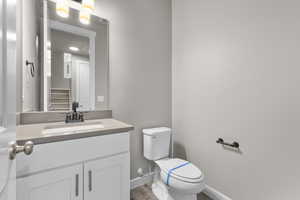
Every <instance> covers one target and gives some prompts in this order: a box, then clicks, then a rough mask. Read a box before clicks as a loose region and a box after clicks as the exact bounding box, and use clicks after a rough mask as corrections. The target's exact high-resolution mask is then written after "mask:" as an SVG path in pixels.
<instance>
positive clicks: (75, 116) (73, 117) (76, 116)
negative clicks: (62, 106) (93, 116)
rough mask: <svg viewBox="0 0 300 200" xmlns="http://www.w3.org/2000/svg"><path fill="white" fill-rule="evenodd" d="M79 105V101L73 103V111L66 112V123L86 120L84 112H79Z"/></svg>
mask: <svg viewBox="0 0 300 200" xmlns="http://www.w3.org/2000/svg"><path fill="white" fill-rule="evenodd" d="M78 107H79V103H78V102H73V103H72V112H71V113H67V114H66V120H65V122H66V123H73V122H84V116H83V113H82V112H77V108H78Z"/></svg>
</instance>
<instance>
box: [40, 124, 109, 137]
mask: <svg viewBox="0 0 300 200" xmlns="http://www.w3.org/2000/svg"><path fill="white" fill-rule="evenodd" d="M103 128H104V125H103V124H100V123H99V122H97V123H76V124H62V125H53V126H48V127H45V129H44V130H43V135H45V136H54V135H67V134H74V133H76V132H82V131H93V130H97V129H103Z"/></svg>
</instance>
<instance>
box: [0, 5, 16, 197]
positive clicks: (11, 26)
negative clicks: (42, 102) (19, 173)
mask: <svg viewBox="0 0 300 200" xmlns="http://www.w3.org/2000/svg"><path fill="white" fill-rule="evenodd" d="M3 22H4V23H3ZM0 34H1V36H0V199H1V200H15V196H16V187H15V180H16V178H15V173H16V169H15V161H12V160H10V159H9V151H8V150H9V143H10V142H11V141H15V140H16V132H15V128H16V120H15V119H16V101H15V100H16V0H1V1H0Z"/></svg>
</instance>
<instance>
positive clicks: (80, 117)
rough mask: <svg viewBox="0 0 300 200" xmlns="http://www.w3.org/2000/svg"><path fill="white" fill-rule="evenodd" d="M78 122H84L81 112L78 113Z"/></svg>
mask: <svg viewBox="0 0 300 200" xmlns="http://www.w3.org/2000/svg"><path fill="white" fill-rule="evenodd" d="M79 120H80V121H81V122H84V116H83V112H80V113H79Z"/></svg>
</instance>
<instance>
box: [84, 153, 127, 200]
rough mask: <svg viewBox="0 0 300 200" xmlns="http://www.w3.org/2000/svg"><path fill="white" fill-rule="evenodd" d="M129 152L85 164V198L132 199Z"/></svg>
mask: <svg viewBox="0 0 300 200" xmlns="http://www.w3.org/2000/svg"><path fill="white" fill-rule="evenodd" d="M129 167H130V161H129V153H124V154H121V155H117V156H112V157H109V158H104V159H99V160H95V161H90V162H86V163H85V164H84V173H85V174H84V199H85V200H101V199H105V200H129V199H130V171H129V170H130V169H129Z"/></svg>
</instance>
